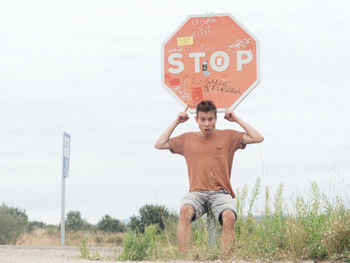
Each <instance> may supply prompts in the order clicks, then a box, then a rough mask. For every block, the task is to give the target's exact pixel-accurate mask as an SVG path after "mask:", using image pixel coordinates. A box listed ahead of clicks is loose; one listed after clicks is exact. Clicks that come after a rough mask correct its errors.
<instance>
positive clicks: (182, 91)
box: [162, 14, 260, 246]
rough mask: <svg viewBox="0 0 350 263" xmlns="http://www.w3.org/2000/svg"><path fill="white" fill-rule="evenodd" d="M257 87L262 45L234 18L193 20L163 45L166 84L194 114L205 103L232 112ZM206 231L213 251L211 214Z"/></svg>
mask: <svg viewBox="0 0 350 263" xmlns="http://www.w3.org/2000/svg"><path fill="white" fill-rule="evenodd" d="M259 82H260V65H259V42H258V40H257V38H256V37H254V36H253V35H252V34H251V33H250V32H249V31H248V30H247V29H246V28H245V27H244V26H243V25H242V24H241V23H239V22H238V20H237V19H236V18H234V17H233V16H231V15H230V14H205V15H190V16H188V17H187V18H186V19H185V20H184V21H183V22H182V24H180V25H179V26H178V28H177V29H176V30H175V31H174V32H173V33H172V34H171V35H170V36H169V37H168V39H167V40H166V41H165V42H164V43H163V44H162V85H163V87H164V88H165V89H166V90H167V91H168V92H169V93H170V94H171V95H172V96H173V97H174V98H175V99H176V100H177V101H178V102H180V104H181V105H183V106H184V107H186V106H187V105H189V109H190V113H195V110H196V105H197V104H198V103H199V102H200V101H202V100H211V101H213V102H214V103H215V105H216V107H217V109H218V112H225V108H228V109H230V110H233V109H234V108H236V107H237V106H238V104H239V103H241V102H242V100H243V99H244V98H245V97H247V96H248V94H249V93H250V92H251V91H252V90H253V89H254V88H255V87H256V86H257V85H258V84H259ZM207 228H208V231H209V239H208V242H209V244H210V245H211V246H214V245H215V236H216V220H215V218H214V216H213V214H212V213H211V211H208V213H207Z"/></svg>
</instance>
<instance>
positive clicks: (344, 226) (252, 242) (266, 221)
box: [116, 179, 350, 262]
mask: <svg viewBox="0 0 350 263" xmlns="http://www.w3.org/2000/svg"><path fill="white" fill-rule="evenodd" d="M237 192H238V194H237V196H238V198H237V202H236V205H237V207H236V211H237V213H238V220H237V223H236V243H235V249H234V252H233V253H232V254H231V255H222V254H221V251H220V249H219V244H218V242H219V239H220V233H221V227H220V226H217V233H218V236H217V246H215V247H212V248H210V247H209V246H208V242H207V237H208V232H207V230H206V221H205V218H203V219H200V220H198V221H196V222H195V223H194V224H192V230H193V244H192V248H191V250H190V251H189V253H188V254H187V255H181V254H179V253H178V251H177V246H176V225H177V223H176V222H170V223H169V222H167V224H166V229H165V231H163V232H161V233H160V234H154V236H153V241H152V242H153V243H152V244H153V246H154V247H155V248H156V249H149V242H144V243H139V244H138V246H135V248H136V247H137V249H135V251H136V250H140V249H141V248H142V249H143V251H144V252H143V254H142V256H140V257H139V258H137V259H138V260H141V259H142V260H156V259H157V260H174V259H187V260H218V259H226V260H239V259H243V260H263V261H277V260H295V261H297V260H342V261H344V262H350V257H349V252H350V210H349V209H347V208H346V207H345V206H344V202H343V200H342V199H341V198H339V197H335V198H334V199H329V197H327V196H326V195H324V194H321V193H320V191H319V188H318V186H317V184H316V183H312V185H311V188H310V196H309V198H307V199H304V198H302V197H301V196H297V197H295V200H294V204H293V207H291V210H290V211H288V209H287V206H286V204H285V202H284V200H283V184H280V186H279V187H278V189H277V191H276V192H275V193H274V197H273V198H271V194H270V190H269V188H268V187H265V192H264V193H263V195H264V198H265V207H263V208H262V209H261V212H260V213H259V214H256V215H254V216H253V212H252V211H253V210H254V207H255V204H256V200H257V199H258V197H259V195H260V194H261V183H260V179H258V180H257V182H256V184H255V186H254V187H253V189H252V191H251V195H249V194H248V188H247V186H244V187H243V188H242V190H238V191H237ZM271 199H272V200H271ZM244 208H246V209H247V213H245V214H244V213H243V211H244ZM132 235H135V234H134V233H129V234H127V235H126V237H125V238H126V239H127V240H128V242H129V243H127V242H125V240H124V243H123V246H124V254H123V256H122V257H119V258H116V259H119V260H120V259H122V260H127V259H129V260H136V259H135V258H133V257H132V253H129V254H128V251H126V252H125V247H126V246H129V247H130V246H132V245H130V243H132V242H135V243H137V242H139V241H140V240H142V238H144V237H142V236H134V237H133V238H130V239H128V238H129V237H132ZM129 252H130V250H129Z"/></svg>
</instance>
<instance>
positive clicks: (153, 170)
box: [0, 0, 350, 224]
mask: <svg viewBox="0 0 350 263" xmlns="http://www.w3.org/2000/svg"><path fill="white" fill-rule="evenodd" d="M349 7H350V4H349V3H348V1H345V0H338V1H320V0H317V1H316V0H310V1H302V0H293V1H289V0H287V1H272V0H268V1H258V0H256V1H255V0H253V1H232V0H230V1H209V0H202V1H197V0H195V1H183V0H179V1H167V0H162V1H160V0H148V1H138V0H129V1H117V0H115V1H107V0H102V1H86V0H84V1H82V0H75V1H74V0H73V1H65V0H61V1H39V0H33V1H16V0H14V1H4V0H0V202H2V203H4V204H7V205H9V206H14V207H18V208H21V209H25V211H26V213H27V215H28V216H29V219H30V220H38V221H43V222H45V223H50V224H58V223H59V222H60V220H61V181H62V176H61V173H62V171H61V170H62V136H63V132H64V131H66V132H68V133H69V134H70V135H71V155H70V172H69V177H68V178H66V201H65V207H66V212H68V211H71V210H79V211H80V212H81V214H82V216H83V217H84V218H86V219H87V220H88V221H89V222H90V223H93V224H95V223H97V222H98V220H99V219H100V218H101V217H102V216H104V215H106V214H109V215H111V216H113V217H115V218H118V219H126V218H129V217H130V216H132V215H136V214H137V213H138V209H139V208H141V207H142V206H143V205H145V204H159V205H165V206H166V207H168V208H169V209H171V210H174V211H178V210H179V208H180V204H181V199H182V197H183V195H184V194H185V193H186V192H188V189H189V185H188V177H187V168H186V163H185V160H184V158H183V157H182V156H179V155H173V154H171V153H170V152H169V151H157V150H156V149H154V143H155V141H156V140H157V139H158V137H159V136H160V134H161V133H162V132H163V131H164V130H165V129H166V128H167V127H168V126H169V125H170V123H171V122H172V121H173V120H174V119H175V118H176V116H177V114H178V113H179V112H180V111H182V110H183V107H182V106H181V105H180V104H179V103H178V101H176V100H175V99H174V98H173V97H172V96H170V95H169V93H168V92H167V91H166V90H165V89H164V88H163V87H162V85H161V61H162V57H161V45H162V43H163V42H164V41H165V40H166V39H167V38H168V37H169V36H170V35H171V34H172V33H173V32H174V30H175V29H176V28H177V27H178V26H179V25H180V24H181V23H182V22H183V21H184V20H185V19H186V18H187V17H188V16H189V15H198V14H206V13H211V12H213V13H230V14H231V15H232V16H234V17H235V18H236V19H237V20H238V21H239V22H240V23H241V24H243V25H244V26H245V27H246V28H248V29H249V31H250V32H252V33H253V34H254V36H255V37H257V38H258V39H259V41H260V67H261V83H260V84H259V85H258V86H257V87H256V88H255V89H254V90H253V91H252V92H251V93H250V94H249V96H248V97H247V98H245V99H244V100H243V102H242V103H241V104H240V105H239V106H238V107H237V108H236V109H235V113H236V114H237V116H238V117H240V118H241V119H243V120H244V121H246V122H247V123H249V124H250V125H252V126H253V127H255V128H256V129H257V130H259V132H260V133H261V134H262V135H263V136H264V138H265V140H264V142H263V143H261V144H256V145H248V146H247V148H246V149H245V150H243V151H239V152H237V153H236V155H235V160H234V164H233V169H232V177H231V183H232V185H233V189H234V190H236V191H237V189H242V187H243V186H244V185H247V186H248V189H249V190H251V189H252V188H253V186H254V183H255V182H256V180H257V178H258V177H260V178H261V185H262V193H261V194H260V196H259V200H258V203H257V205H256V207H255V208H254V212H256V213H259V211H262V210H263V207H262V206H261V204H263V199H264V197H263V189H264V187H265V186H269V187H270V191H271V192H272V193H274V192H275V191H276V189H277V187H278V186H279V184H280V183H283V185H284V198H285V202H286V205H287V206H288V204H290V205H291V204H292V203H293V200H294V199H295V196H297V195H302V196H304V197H305V198H306V199H307V198H309V188H310V185H311V183H312V182H317V183H318V185H319V188H320V190H321V191H322V192H324V193H325V194H326V196H327V197H328V198H330V199H332V198H334V197H335V196H336V195H339V196H340V197H342V198H343V200H344V202H345V204H346V205H347V206H348V207H350V179H349V178H350V177H349V172H350V160H349V157H350V139H349V128H350V123H349V117H348V116H349V115H350V106H349V103H348V98H349V95H350V90H349V82H350V75H349V73H348V71H349V65H348V61H350V51H349V47H348V44H347V43H349V42H350V36H349V34H347V33H346V32H347V27H348V25H349V24H350V17H349V15H348V11H349ZM216 127H217V128H218V129H228V128H231V129H236V130H242V129H241V128H240V127H239V126H238V125H237V124H232V123H229V122H227V121H225V120H224V119H223V115H222V114H219V115H218V121H217V125H216ZM197 130H198V127H197V125H196V123H195V120H194V116H193V115H190V120H189V121H188V122H186V123H184V124H182V125H181V126H179V127H177V128H176V130H175V131H174V133H173V135H174V136H175V135H179V134H181V133H183V132H187V131H197Z"/></svg>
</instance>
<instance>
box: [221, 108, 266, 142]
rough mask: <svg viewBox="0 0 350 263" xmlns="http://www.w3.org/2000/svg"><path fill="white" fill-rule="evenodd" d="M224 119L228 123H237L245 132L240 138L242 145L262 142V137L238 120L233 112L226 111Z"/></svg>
mask: <svg viewBox="0 0 350 263" xmlns="http://www.w3.org/2000/svg"><path fill="white" fill-rule="evenodd" d="M225 119H226V120H228V121H230V122H237V123H238V124H239V125H240V126H241V127H242V128H243V129H244V130H245V131H246V134H244V135H243V138H242V144H250V143H260V142H262V141H263V140H264V137H263V136H262V135H261V134H260V133H259V132H258V131H257V130H256V129H254V128H253V127H252V126H250V125H249V124H247V123H245V122H244V121H243V120H241V119H240V118H238V117H237V116H236V114H234V113H233V111H231V110H228V109H226V112H225Z"/></svg>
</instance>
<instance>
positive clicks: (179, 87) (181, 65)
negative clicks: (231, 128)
mask: <svg viewBox="0 0 350 263" xmlns="http://www.w3.org/2000/svg"><path fill="white" fill-rule="evenodd" d="M259 82H260V70H259V42H258V40H257V39H256V38H255V37H254V36H253V35H252V34H251V33H250V32H249V31H248V30H247V29H246V28H245V27H244V26H243V25H242V24H240V23H239V22H238V21H237V19H236V18H234V17H233V16H231V15H230V14H206V15H191V16H189V17H187V18H186V19H185V21H183V23H182V24H181V25H180V26H179V27H178V28H177V29H176V30H175V31H174V32H173V33H172V34H171V35H170V36H169V38H168V39H167V40H166V41H165V42H164V43H163V45H162V85H163V87H164V88H165V89H166V90H167V91H168V92H169V93H170V94H171V95H173V96H174V97H175V99H176V100H178V101H179V102H180V103H181V104H182V105H183V106H184V107H186V106H187V105H190V112H191V113H194V112H195V107H196V105H197V104H198V103H199V102H200V101H202V100H211V101H213V102H214V103H215V105H216V107H217V108H218V112H224V111H225V108H229V109H231V110H233V109H234V108H236V107H237V106H238V104H239V103H240V102H241V101H242V100H243V99H244V98H245V97H246V96H248V94H249V93H250V92H251V91H252V90H253V89H254V88H255V87H256V86H257V85H258V84H259Z"/></svg>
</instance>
